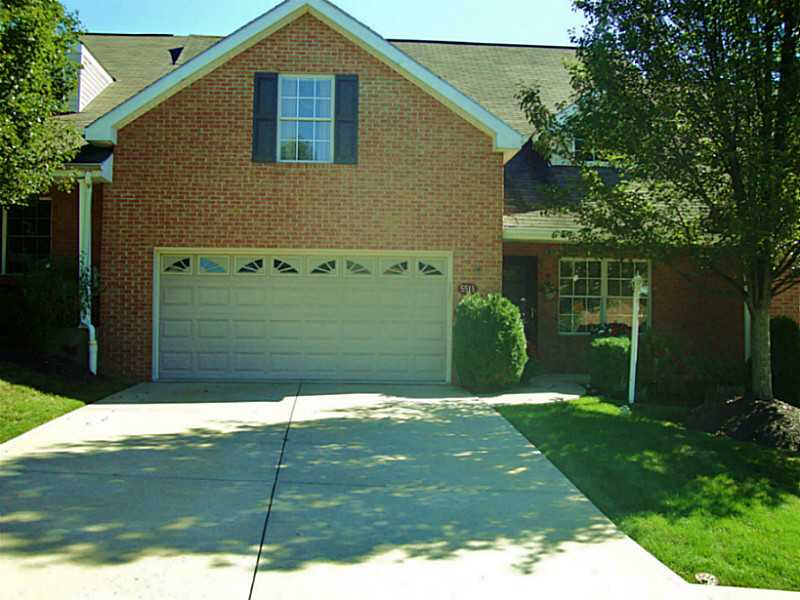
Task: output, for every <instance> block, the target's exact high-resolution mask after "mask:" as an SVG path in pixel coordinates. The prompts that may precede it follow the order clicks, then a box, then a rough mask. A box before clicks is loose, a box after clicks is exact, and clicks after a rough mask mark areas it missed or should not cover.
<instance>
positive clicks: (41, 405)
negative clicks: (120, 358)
mask: <svg viewBox="0 0 800 600" xmlns="http://www.w3.org/2000/svg"><path fill="white" fill-rule="evenodd" d="M129 385H130V383H129V382H125V381H121V380H117V379H109V378H105V377H99V378H94V379H89V378H88V377H74V376H69V375H66V374H55V373H42V372H39V371H36V370H33V369H31V368H30V367H27V366H22V365H18V364H15V363H9V362H0V443H2V442H5V441H6V440H9V439H11V438H13V437H16V436H18V435H20V434H21V433H24V432H26V431H28V430H29V429H33V428H34V427H37V426H39V425H41V424H42V423H46V422H47V421H50V420H52V419H55V418H56V417H59V416H61V415H63V414H65V413H68V412H70V411H73V410H75V409H76V408H80V407H81V406H84V405H86V404H91V403H92V402H96V401H97V400H100V399H101V398H105V397H106V396H108V395H110V394H113V393H114V392H118V391H120V390H122V389H124V388H126V387H128V386H129Z"/></svg>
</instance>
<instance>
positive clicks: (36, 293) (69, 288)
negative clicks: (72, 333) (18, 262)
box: [19, 258, 81, 354]
mask: <svg viewBox="0 0 800 600" xmlns="http://www.w3.org/2000/svg"><path fill="white" fill-rule="evenodd" d="M19 298H20V307H21V309H22V311H23V314H24V315H25V321H24V323H25V327H24V330H23V332H22V336H23V338H24V343H25V344H26V345H27V346H28V348H29V349H30V350H31V351H33V352H34V353H36V354H46V353H48V352H50V351H52V343H53V340H54V338H55V337H56V334H57V332H58V331H59V330H60V329H63V328H66V327H77V326H78V321H79V318H80V307H81V294H80V283H79V281H78V266H77V265H76V264H74V263H73V261H70V260H67V259H61V258H53V259H48V260H45V261H42V262H40V263H36V264H35V265H33V267H32V268H31V269H30V270H28V271H27V272H26V273H25V274H24V275H23V276H22V277H21V278H20V279H19Z"/></svg>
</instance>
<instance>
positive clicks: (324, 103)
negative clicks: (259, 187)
mask: <svg viewBox="0 0 800 600" xmlns="http://www.w3.org/2000/svg"><path fill="white" fill-rule="evenodd" d="M358 89H359V88H358V75H335V76H319V75H317V76H315V75H279V74H278V73H256V74H255V81H254V86H253V155H252V156H253V162H257V163H274V162H283V163H318V164H327V163H337V164H351V165H355V164H358V123H359V119H358V104H359V100H358V96H359V91H358Z"/></svg>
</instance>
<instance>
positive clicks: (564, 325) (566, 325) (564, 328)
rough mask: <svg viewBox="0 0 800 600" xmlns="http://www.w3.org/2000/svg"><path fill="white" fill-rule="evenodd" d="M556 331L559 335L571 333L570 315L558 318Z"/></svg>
mask: <svg viewBox="0 0 800 600" xmlns="http://www.w3.org/2000/svg"><path fill="white" fill-rule="evenodd" d="M558 331H560V332H561V333H572V332H573V331H574V330H573V327H572V315H561V316H559V317H558Z"/></svg>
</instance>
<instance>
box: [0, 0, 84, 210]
mask: <svg viewBox="0 0 800 600" xmlns="http://www.w3.org/2000/svg"><path fill="white" fill-rule="evenodd" d="M78 33H79V23H78V20H77V18H76V17H75V16H74V15H73V14H70V13H67V12H66V11H65V10H64V7H63V6H62V5H61V3H60V2H58V1H57V0H6V1H4V2H2V3H0V206H2V205H4V204H6V205H11V204H22V203H25V202H27V200H28V198H30V197H31V196H34V195H37V194H40V193H44V192H46V191H47V190H48V189H50V188H51V187H52V185H53V184H54V182H55V172H56V170H58V169H60V168H61V167H62V165H63V164H64V163H66V162H69V160H70V159H72V158H73V157H74V156H75V154H76V152H77V150H78V148H79V147H80V145H81V138H80V135H79V134H78V133H77V131H76V130H75V128H74V127H73V126H72V125H71V124H69V123H66V122H64V121H60V120H58V119H56V118H54V117H55V116H56V115H58V114H60V113H63V112H66V110H67V101H68V99H69V96H70V94H71V93H72V92H73V91H74V90H75V88H76V85H77V73H78V65H77V64H76V63H75V62H74V61H71V60H70V59H69V56H68V55H69V53H70V51H72V50H73V49H74V47H75V45H76V44H77V43H78Z"/></svg>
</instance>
